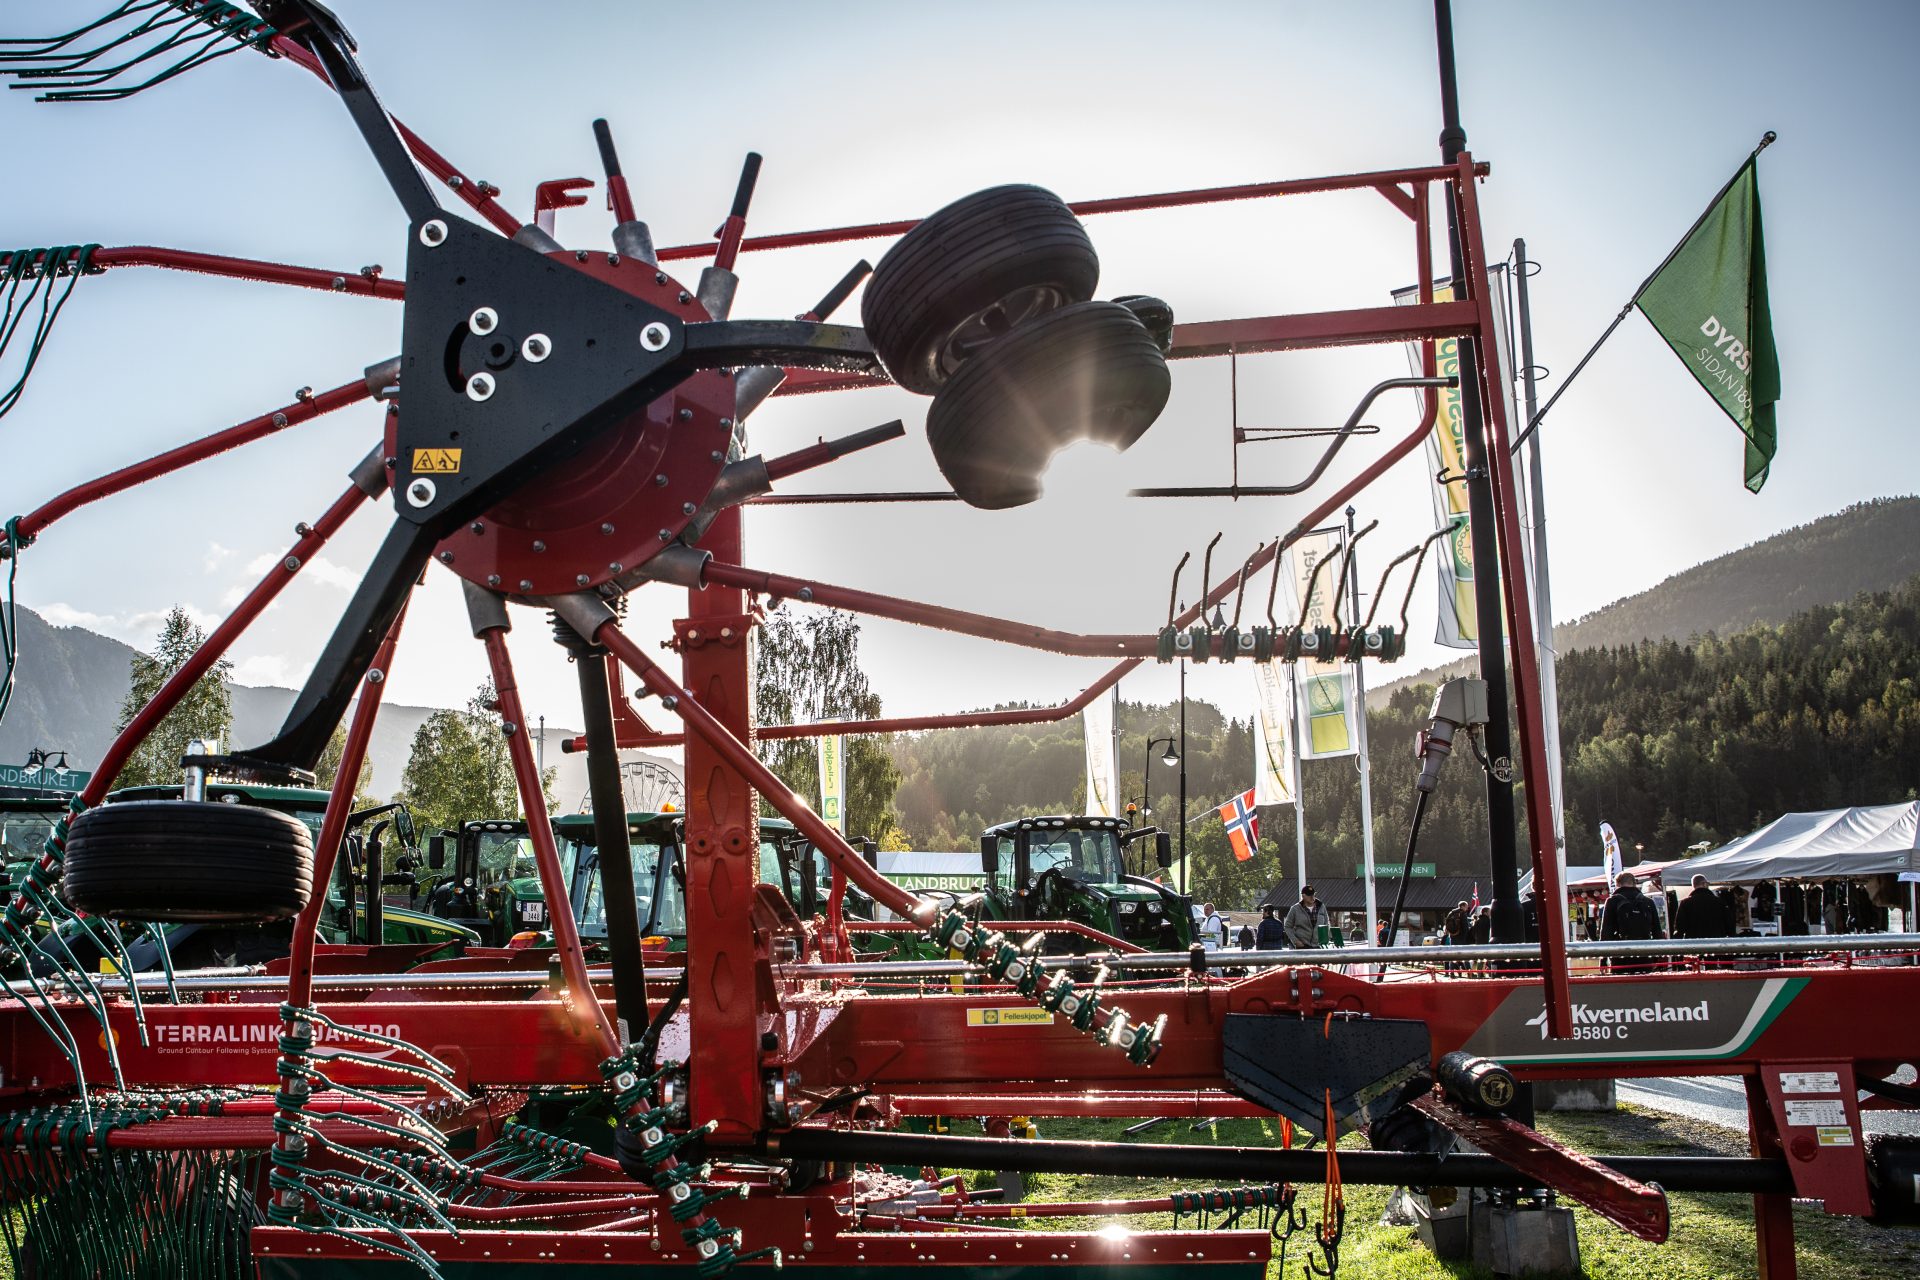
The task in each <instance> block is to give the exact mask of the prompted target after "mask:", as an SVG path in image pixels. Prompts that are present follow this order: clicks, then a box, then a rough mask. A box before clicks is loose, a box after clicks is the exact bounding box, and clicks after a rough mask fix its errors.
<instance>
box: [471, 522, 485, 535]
mask: <svg viewBox="0 0 1920 1280" xmlns="http://www.w3.org/2000/svg"><path fill="white" fill-rule="evenodd" d="M486 531H487V526H485V525H484V524H481V523H480V522H479V521H478V520H475V521H474V522H473V523H472V524H470V525H468V526H467V532H468V533H471V534H473V535H475V536H476V537H477V536H478V535H480V534H483V533H485V532H486Z"/></svg>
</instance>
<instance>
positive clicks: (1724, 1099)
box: [1619, 1076, 1920, 1133]
mask: <svg viewBox="0 0 1920 1280" xmlns="http://www.w3.org/2000/svg"><path fill="white" fill-rule="evenodd" d="M1619 1097H1620V1101H1622V1102H1630V1103H1632V1104H1633V1105H1634V1106H1636V1107H1647V1108H1650V1109H1652V1110H1654V1111H1664V1112H1666V1113H1667V1114H1668V1115H1675V1116H1685V1117H1686V1118H1688V1119H1690V1120H1701V1121H1705V1122H1706V1123H1707V1124H1715V1125H1719V1126H1720V1127H1721V1128H1723V1129H1732V1130H1734V1131H1735V1132H1736V1133H1745V1132H1746V1131H1747V1094H1746V1088H1745V1086H1744V1084H1743V1083H1742V1082H1741V1080H1740V1078H1739V1077H1738V1076H1664V1077H1660V1078H1656V1079H1648V1080H1622V1081H1620V1085H1619ZM1861 1120H1862V1121H1863V1122H1864V1124H1865V1125H1866V1129H1867V1132H1868V1133H1920V1112H1913V1111H1866V1112H1862V1113H1861Z"/></svg>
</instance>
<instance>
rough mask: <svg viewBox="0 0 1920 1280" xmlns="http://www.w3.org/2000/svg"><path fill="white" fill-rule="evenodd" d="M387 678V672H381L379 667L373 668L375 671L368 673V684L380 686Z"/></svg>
mask: <svg viewBox="0 0 1920 1280" xmlns="http://www.w3.org/2000/svg"><path fill="white" fill-rule="evenodd" d="M386 678H387V673H386V672H384V671H382V670H381V669H380V668H378V667H375V668H373V670H371V671H369V672H367V683H368V684H379V683H380V682H382V681H383V680H385V679H386Z"/></svg>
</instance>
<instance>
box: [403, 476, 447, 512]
mask: <svg viewBox="0 0 1920 1280" xmlns="http://www.w3.org/2000/svg"><path fill="white" fill-rule="evenodd" d="M438 492H439V490H438V489H436V488H435V487H434V483H433V481H431V480H428V479H427V478H425V477H424V476H422V477H420V478H419V479H417V480H415V481H414V482H413V483H412V484H410V485H408V486H407V501H408V502H410V503H412V504H413V505H414V506H416V507H424V506H428V505H430V504H431V503H432V502H433V496H434V494H436V493H438Z"/></svg>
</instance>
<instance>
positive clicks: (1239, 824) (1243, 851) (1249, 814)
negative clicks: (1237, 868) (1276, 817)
mask: <svg viewBox="0 0 1920 1280" xmlns="http://www.w3.org/2000/svg"><path fill="white" fill-rule="evenodd" d="M1219 814H1220V821H1222V822H1224V823H1226V824H1227V843H1228V844H1230V845H1232V846H1233V856H1234V857H1236V858H1238V859H1239V860H1240V861H1242V862H1245V861H1246V860H1247V859H1249V858H1251V857H1253V855H1254V854H1256V853H1258V852H1259V851H1260V815H1259V814H1258V813H1256V812H1254V808H1253V789H1252V788H1248V789H1247V790H1246V791H1244V792H1242V793H1241V794H1239V795H1237V796H1235V797H1234V798H1233V799H1231V800H1229V801H1227V802H1226V803H1225V804H1223V805H1221V806H1220V808H1219Z"/></svg>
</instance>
